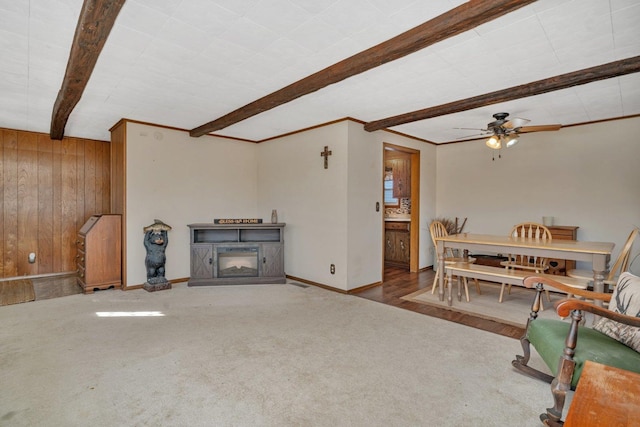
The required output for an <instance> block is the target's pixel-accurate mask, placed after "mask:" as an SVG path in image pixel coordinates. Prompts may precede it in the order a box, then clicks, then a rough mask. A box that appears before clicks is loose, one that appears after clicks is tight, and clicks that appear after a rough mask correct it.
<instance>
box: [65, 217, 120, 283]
mask: <svg viewBox="0 0 640 427" xmlns="http://www.w3.org/2000/svg"><path fill="white" fill-rule="evenodd" d="M76 249H77V255H76V265H77V267H78V284H79V285H80V287H82V289H83V290H84V292H85V293H86V294H90V293H93V291H95V290H99V289H108V288H112V287H116V286H121V285H122V219H121V216H120V215H94V216H92V217H91V218H89V219H88V220H87V222H86V223H85V224H84V225H83V226H82V228H81V229H80V231H79V232H78V239H77V241H76Z"/></svg>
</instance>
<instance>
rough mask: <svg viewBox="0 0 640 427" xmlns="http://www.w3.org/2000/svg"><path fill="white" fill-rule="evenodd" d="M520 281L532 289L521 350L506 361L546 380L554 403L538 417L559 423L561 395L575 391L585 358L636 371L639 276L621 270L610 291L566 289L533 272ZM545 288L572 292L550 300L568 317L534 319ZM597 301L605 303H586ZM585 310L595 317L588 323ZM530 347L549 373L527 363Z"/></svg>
mask: <svg viewBox="0 0 640 427" xmlns="http://www.w3.org/2000/svg"><path fill="white" fill-rule="evenodd" d="M524 284H525V286H526V287H528V288H535V289H536V290H537V292H536V296H535V299H534V302H533V305H532V307H531V315H530V317H529V320H528V321H527V328H526V331H525V334H524V336H523V337H522V338H521V339H520V342H521V344H522V349H523V352H524V354H523V355H522V356H519V355H518V356H516V359H515V360H513V361H512V362H511V363H512V365H513V366H514V367H515V368H517V369H518V370H519V371H522V372H523V373H525V374H527V375H530V376H532V377H535V378H538V379H542V380H545V381H547V382H549V383H551V393H552V394H553V399H554V406H553V407H552V408H547V412H546V413H544V414H542V415H540V419H541V420H542V421H543V423H544V424H546V425H552V426H553V425H562V423H561V421H560V418H561V417H562V409H563V407H564V401H565V396H566V393H567V391H568V390H570V389H575V387H576V385H577V384H578V381H579V380H580V374H581V373H582V368H583V366H584V363H585V362H586V361H587V360H591V361H594V362H597V363H600V364H603V365H608V366H614V367H616V368H620V369H625V370H629V371H633V372H638V373H640V277H637V276H634V275H633V274H631V273H623V274H622V275H620V278H619V280H618V283H617V285H616V288H615V289H614V292H613V294H609V293H596V292H592V291H588V290H582V289H575V288H569V287H567V286H566V285H564V284H562V283H559V282H556V281H555V280H553V279H550V278H544V277H536V276H531V277H527V278H526V279H525V280H524ZM545 286H548V287H552V288H555V289H558V290H562V291H566V292H567V293H571V294H573V295H575V298H567V299H563V300H561V301H558V302H557V303H556V304H555V307H556V312H557V314H558V315H559V316H560V317H561V318H568V317H570V320H569V321H567V320H561V319H538V318H537V317H538V314H537V313H538V311H539V309H540V304H541V298H542V292H543V291H544V287H545ZM565 288H566V289H565ZM596 300H599V301H602V302H603V304H607V303H608V308H607V307H601V306H599V305H596V304H594V303H593V302H588V301H596ZM584 312H590V313H593V314H594V315H595V316H596V319H597V320H595V321H594V322H593V325H591V326H587V325H585V322H583V315H584ZM531 346H533V348H535V350H536V352H537V353H538V354H539V355H540V356H541V358H542V360H543V361H544V362H545V364H546V365H547V367H548V368H549V369H550V370H551V372H552V373H554V375H548V374H546V373H544V372H541V371H539V370H537V369H535V368H533V367H531V366H529V365H528V362H529V358H530V355H531V353H530V351H531V350H530V348H531Z"/></svg>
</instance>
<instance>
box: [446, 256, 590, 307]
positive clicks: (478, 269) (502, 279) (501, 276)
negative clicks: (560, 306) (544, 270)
mask: <svg viewBox="0 0 640 427" xmlns="http://www.w3.org/2000/svg"><path fill="white" fill-rule="evenodd" d="M445 271H446V273H447V276H448V280H449V283H453V282H452V281H451V280H452V278H453V276H458V277H467V278H473V279H478V280H486V281H489V282H498V283H503V284H507V285H516V286H523V287H524V279H525V278H527V277H529V276H538V277H546V278H550V279H552V280H555V281H556V282H560V283H563V284H565V285H567V286H571V287H572V288H577V289H587V285H588V282H587V281H585V280H584V279H577V278H573V277H567V276H556V275H553V274H541V273H533V272H531V271H523V270H513V269H506V268H504V267H492V266H489V265H478V264H470V263H467V262H458V263H455V264H449V265H445ZM545 289H546V290H551V291H555V292H562V293H565V292H564V291H563V290H559V289H554V288H552V287H549V286H545ZM465 292H467V295H466V297H467V301H469V294H468V291H467V289H465ZM503 293H504V286H503V287H502V289H501V290H500V302H502V297H503ZM461 299H462V293H461V291H460V286H458V301H460V300H461Z"/></svg>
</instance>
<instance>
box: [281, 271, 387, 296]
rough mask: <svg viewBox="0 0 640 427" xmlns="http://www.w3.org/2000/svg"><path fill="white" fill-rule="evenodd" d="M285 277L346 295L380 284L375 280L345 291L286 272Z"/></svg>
mask: <svg viewBox="0 0 640 427" xmlns="http://www.w3.org/2000/svg"><path fill="white" fill-rule="evenodd" d="M286 277H287V279H289V280H293V281H296V282H301V283H306V284H307V285H312V286H317V287H318V288H322V289H326V290H328V291H333V292H338V293H340V294H345V295H348V294H351V293H356V292H361V291H362V290H364V289H368V288H371V287H374V286H379V285H381V284H382V282H376V283H372V284H370V285H364V286H361V287H359V288H356V289H351V290H348V291H345V290H344V289H338V288H334V287H333V286H329V285H323V284H322V283H318V282H313V281H311V280H307V279H302V278H300V277H295V276H290V275H288V274H287V275H286Z"/></svg>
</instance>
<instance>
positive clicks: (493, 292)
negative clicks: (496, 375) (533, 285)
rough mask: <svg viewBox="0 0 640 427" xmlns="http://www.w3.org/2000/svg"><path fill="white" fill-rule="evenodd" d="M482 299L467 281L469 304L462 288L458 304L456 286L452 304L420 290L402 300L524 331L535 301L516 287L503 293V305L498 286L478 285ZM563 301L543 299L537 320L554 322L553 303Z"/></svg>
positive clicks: (528, 291) (555, 296)
mask: <svg viewBox="0 0 640 427" xmlns="http://www.w3.org/2000/svg"><path fill="white" fill-rule="evenodd" d="M480 290H481V292H482V294H481V295H478V294H477V293H476V287H475V284H474V283H473V281H469V300H470V301H469V302H467V301H466V299H465V297H464V288H463V291H462V301H458V297H457V292H458V287H457V285H456V284H454V286H453V304H452V305H451V306H449V305H448V304H447V295H446V292H445V300H444V301H440V300H439V299H438V292H437V291H436V293H435V294H432V293H431V288H428V289H423V290H420V291H417V292H414V293H412V294H409V295H406V296H404V297H402V299H406V300H409V301H413V302H417V303H420V304H427V305H432V306H436V307H440V308H444V309H447V310H452V311H457V312H460V313H466V314H471V315H474V316H478V317H482V318H484V319H490V320H495V321H497V322H500V323H505V324H508V325H513V326H520V327H523V328H524V327H525V326H526V324H527V319H528V318H529V313H530V312H531V303H532V302H533V299H534V297H535V291H534V290H532V289H526V288H522V287H519V286H513V287H512V288H511V294H507V291H506V290H505V296H504V301H503V302H502V303H499V302H498V297H499V295H500V284H499V283H492V282H483V281H480ZM562 298H565V295H564V294H555V293H553V292H552V293H551V302H549V301H548V300H547V298H546V296H545V297H544V299H543V305H544V307H545V310H543V311H541V312H540V313H539V314H538V316H539V317H540V318H549V319H557V318H558V316H557V315H556V314H555V311H554V310H553V303H554V302H555V301H559V300H561V299H562Z"/></svg>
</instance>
